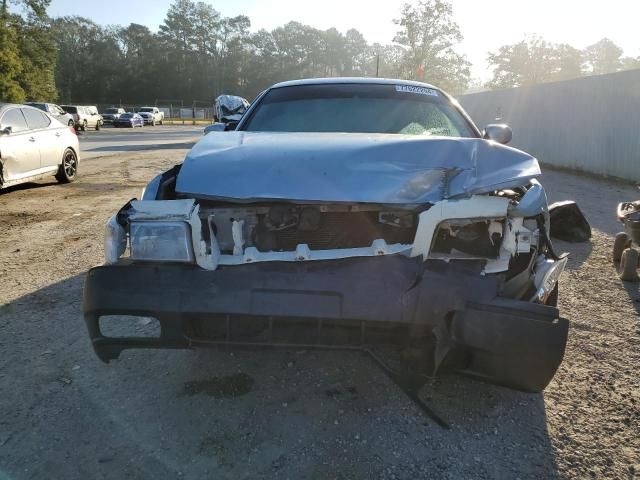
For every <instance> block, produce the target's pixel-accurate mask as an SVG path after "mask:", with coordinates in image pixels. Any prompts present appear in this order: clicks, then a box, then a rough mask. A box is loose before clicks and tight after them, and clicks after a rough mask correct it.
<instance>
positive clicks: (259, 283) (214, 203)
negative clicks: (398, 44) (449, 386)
mask: <svg viewBox="0 0 640 480" xmlns="http://www.w3.org/2000/svg"><path fill="white" fill-rule="evenodd" d="M511 136H512V132H511V129H510V128H509V127H508V126H506V125H501V124H491V125H488V126H487V127H486V128H485V129H484V130H480V129H478V128H477V127H476V125H474V123H473V122H472V120H471V119H470V118H469V116H468V115H467V114H466V113H465V112H464V111H463V110H462V108H461V107H460V105H459V104H458V103H457V102H456V101H455V100H454V99H452V98H451V97H450V96H449V95H447V94H446V93H445V92H444V91H442V90H440V89H439V88H436V87H434V86H431V85H427V84H423V83H418V82H411V81H406V80H389V79H380V78H334V79H331V78H325V79H307V80H298V81H292V82H284V83H280V84H277V85H275V86H273V87H271V88H269V89H268V90H266V91H265V92H263V93H262V94H261V95H260V96H259V97H258V99H257V100H256V101H255V102H254V103H253V104H252V105H251V106H250V107H249V109H248V110H247V112H246V113H245V114H244V115H243V116H242V119H241V120H240V122H239V123H238V125H237V127H236V128H235V129H234V131H229V132H226V133H211V134H208V135H206V136H204V137H203V138H202V139H201V140H200V141H199V142H198V143H197V144H196V145H195V146H194V147H193V149H192V150H191V151H190V152H189V153H188V155H187V157H186V159H185V160H184V162H182V163H181V164H179V165H177V166H175V167H173V168H171V169H170V170H168V171H166V172H164V173H162V174H160V175H158V176H157V177H156V178H155V179H153V180H151V182H150V183H149V184H148V185H147V187H146V188H145V190H144V192H143V194H142V198H141V199H140V200H133V201H131V202H129V203H127V205H125V206H124V207H123V208H121V209H120V210H119V211H118V212H117V213H116V214H115V215H113V217H111V219H110V220H109V222H108V224H107V231H106V239H105V258H106V262H105V265H103V266H100V267H96V268H93V269H91V270H90V271H89V273H88V275H87V277H86V282H85V290H84V315H85V320H86V322H87V325H88V329H89V335H90V337H91V342H92V344H93V347H94V349H95V351H96V353H97V354H98V356H99V357H100V358H101V359H102V360H104V361H109V360H112V359H115V358H117V357H118V356H119V354H120V352H121V351H122V350H124V349H127V348H191V347H193V346H205V345H224V346H227V347H229V346H237V347H239V348H241V347H247V346H252V347H255V346H258V345H264V346H270V347H286V348H340V349H351V350H355V349H360V350H362V351H364V352H365V353H368V354H369V355H371V356H372V357H373V358H374V359H375V360H376V361H377V362H378V363H379V364H382V363H383V360H381V357H380V356H378V354H376V353H374V349H376V348H378V347H383V348H390V347H393V348H395V352H394V354H395V355H396V358H403V359H406V365H405V366H404V367H402V368H403V369H404V370H400V371H398V370H395V369H394V367H393V366H390V365H386V366H385V368H384V369H385V371H387V372H394V371H395V373H393V374H392V375H391V376H392V378H395V379H396V381H397V382H400V381H402V382H405V380H402V379H403V378H405V377H406V376H407V375H408V374H407V375H405V373H403V372H412V373H411V375H415V377H414V380H415V383H411V382H413V381H414V380H411V382H408V381H407V382H405V385H407V387H406V388H407V389H413V388H414V386H415V385H419V384H420V382H424V376H433V375H434V374H435V373H436V372H439V371H440V370H441V369H444V368H446V369H450V370H454V371H459V372H462V373H464V374H466V375H473V376H476V377H478V378H480V379H483V380H486V381H492V382H495V383H498V384H501V385H506V386H510V387H512V388H516V389H520V390H525V391H540V390H543V389H544V388H545V387H546V385H547V384H548V383H549V382H550V381H551V379H552V377H553V375H554V374H555V372H556V370H557V368H558V366H559V365H560V362H561V361H562V358H563V355H564V350H565V345H566V342H567V333H568V328H569V322H568V320H567V319H565V318H563V317H562V315H561V313H560V311H559V310H558V308H557V301H558V279H559V277H560V274H561V273H562V271H563V269H564V267H565V265H566V263H567V257H566V256H565V255H558V254H557V252H556V251H555V249H554V246H553V245H552V243H551V239H550V235H549V233H550V225H551V224H550V221H551V220H550V212H549V207H548V205H547V196H546V194H545V191H544V188H543V187H542V185H541V184H540V183H539V182H538V181H537V178H538V177H539V176H540V175H541V171H540V166H539V164H538V161H537V160H536V159H535V158H533V157H532V156H531V155H528V154H527V153H525V152H522V151H520V150H517V149H515V148H510V147H507V146H505V145H503V144H505V143H508V142H509V141H510V140H511ZM126 314H129V315H131V317H130V320H129V322H130V323H129V326H128V328H127V330H128V332H129V336H122V335H118V337H117V338H115V337H111V336H109V335H108V333H107V334H105V333H104V332H103V331H102V330H101V328H102V325H104V322H109V321H111V320H110V319H108V318H105V317H108V316H112V315H126ZM136 315H140V316H145V317H152V318H154V319H155V320H156V321H157V323H156V326H157V327H159V329H160V330H159V334H157V335H156V336H155V337H153V338H148V337H147V338H140V335H139V334H138V333H137V332H138V330H136V329H135V316H136ZM100 320H103V323H100ZM123 330H125V328H124V327H123V328H122V330H121V331H123ZM420 379H422V380H420ZM412 395H413V394H412ZM412 398H413V399H415V398H416V395H413V396H412Z"/></svg>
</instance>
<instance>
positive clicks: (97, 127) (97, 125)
mask: <svg viewBox="0 0 640 480" xmlns="http://www.w3.org/2000/svg"><path fill="white" fill-rule="evenodd" d="M101 127H102V124H101V123H100V121H97V122H96V132H97V131H98V130H100V128H101Z"/></svg>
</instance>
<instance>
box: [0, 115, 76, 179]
mask: <svg viewBox="0 0 640 480" xmlns="http://www.w3.org/2000/svg"><path fill="white" fill-rule="evenodd" d="M79 152H80V149H79V146H78V137H77V136H76V134H75V130H74V129H73V128H70V127H68V126H67V125H63V124H62V123H60V122H59V121H57V120H56V119H54V118H52V117H51V116H49V115H47V114H46V113H44V112H43V111H41V110H38V109H37V108H33V107H28V106H26V105H14V104H8V103H0V189H2V188H5V187H9V186H11V185H17V184H19V183H24V182H31V181H34V180H39V179H41V178H44V177H48V176H55V177H56V179H58V181H59V182H61V183H69V182H72V181H74V180H75V179H76V176H77V174H78V163H79V161H80V156H79Z"/></svg>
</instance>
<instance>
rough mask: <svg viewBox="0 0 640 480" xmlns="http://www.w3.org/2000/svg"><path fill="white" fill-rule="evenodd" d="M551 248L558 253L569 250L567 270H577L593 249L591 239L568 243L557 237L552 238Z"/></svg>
mask: <svg viewBox="0 0 640 480" xmlns="http://www.w3.org/2000/svg"><path fill="white" fill-rule="evenodd" d="M551 242H552V243H553V249H554V250H555V252H556V253H557V254H558V255H561V254H563V253H565V252H569V261H568V262H567V269H568V270H578V269H579V268H580V266H582V264H583V263H584V262H586V261H587V260H588V259H589V256H590V255H591V252H592V250H593V245H592V243H591V241H590V240H589V241H588V242H582V243H570V242H565V241H563V240H558V239H557V238H552V239H551Z"/></svg>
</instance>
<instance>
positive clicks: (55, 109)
mask: <svg viewBox="0 0 640 480" xmlns="http://www.w3.org/2000/svg"><path fill="white" fill-rule="evenodd" d="M25 105H29V106H31V107H35V108H38V109H40V110H42V111H43V112H47V113H48V114H49V115H51V116H52V117H53V118H55V119H56V120H58V121H59V122H60V123H62V124H63V125H68V126H69V127H73V126H74V125H75V120H74V119H73V115H71V114H70V113H67V112H65V111H64V110H63V109H62V107H60V106H58V105H56V104H55V103H39V102H26V103H25Z"/></svg>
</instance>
